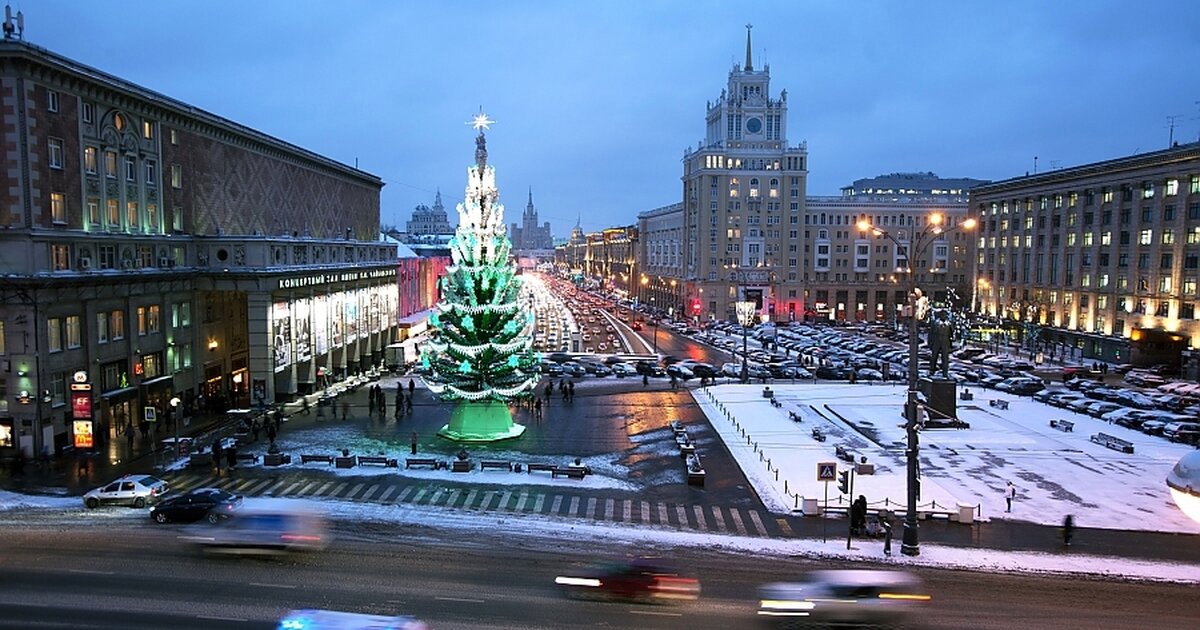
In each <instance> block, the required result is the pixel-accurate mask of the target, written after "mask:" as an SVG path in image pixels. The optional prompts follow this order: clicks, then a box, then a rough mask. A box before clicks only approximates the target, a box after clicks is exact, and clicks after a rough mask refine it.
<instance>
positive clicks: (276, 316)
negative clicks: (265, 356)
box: [271, 302, 292, 372]
mask: <svg viewBox="0 0 1200 630" xmlns="http://www.w3.org/2000/svg"><path fill="white" fill-rule="evenodd" d="M271 329H272V330H273V331H274V336H275V371H276V372H282V371H283V369H284V368H286V367H287V366H288V365H289V364H290V363H291V362H292V314H291V309H289V308H288V303H287V302H276V303H275V307H274V308H273V309H272V311H271Z"/></svg>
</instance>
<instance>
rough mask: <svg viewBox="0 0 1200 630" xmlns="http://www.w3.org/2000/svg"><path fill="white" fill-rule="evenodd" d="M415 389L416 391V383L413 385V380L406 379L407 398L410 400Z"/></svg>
mask: <svg viewBox="0 0 1200 630" xmlns="http://www.w3.org/2000/svg"><path fill="white" fill-rule="evenodd" d="M416 389H417V385H416V383H413V380H412V379H411V378H410V379H408V397H409V398H412V395H413V391H415V390H416Z"/></svg>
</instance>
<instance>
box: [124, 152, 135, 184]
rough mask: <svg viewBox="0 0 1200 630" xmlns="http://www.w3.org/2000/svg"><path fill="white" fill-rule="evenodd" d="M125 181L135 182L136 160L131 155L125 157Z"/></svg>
mask: <svg viewBox="0 0 1200 630" xmlns="http://www.w3.org/2000/svg"><path fill="white" fill-rule="evenodd" d="M125 181H127V182H136V181H137V158H136V157H134V156H132V155H126V156H125Z"/></svg>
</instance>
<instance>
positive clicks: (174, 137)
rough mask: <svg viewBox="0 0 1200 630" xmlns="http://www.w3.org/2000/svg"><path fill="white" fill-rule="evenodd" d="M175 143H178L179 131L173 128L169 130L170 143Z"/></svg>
mask: <svg viewBox="0 0 1200 630" xmlns="http://www.w3.org/2000/svg"><path fill="white" fill-rule="evenodd" d="M177 144H179V132H178V131H176V130H175V129H172V130H171V145H172V146H174V145H177Z"/></svg>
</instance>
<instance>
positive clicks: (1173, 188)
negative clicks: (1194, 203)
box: [1163, 179, 1179, 195]
mask: <svg viewBox="0 0 1200 630" xmlns="http://www.w3.org/2000/svg"><path fill="white" fill-rule="evenodd" d="M1163 194H1165V195H1177V194H1179V180H1178V179H1168V180H1167V185H1166V188H1165V189H1164V190H1163Z"/></svg>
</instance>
